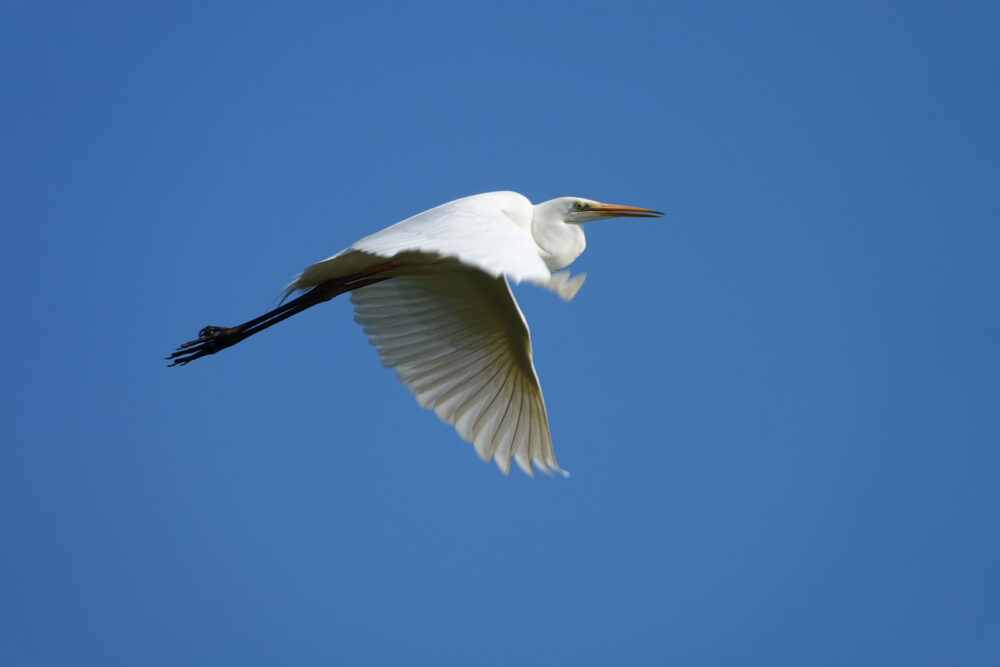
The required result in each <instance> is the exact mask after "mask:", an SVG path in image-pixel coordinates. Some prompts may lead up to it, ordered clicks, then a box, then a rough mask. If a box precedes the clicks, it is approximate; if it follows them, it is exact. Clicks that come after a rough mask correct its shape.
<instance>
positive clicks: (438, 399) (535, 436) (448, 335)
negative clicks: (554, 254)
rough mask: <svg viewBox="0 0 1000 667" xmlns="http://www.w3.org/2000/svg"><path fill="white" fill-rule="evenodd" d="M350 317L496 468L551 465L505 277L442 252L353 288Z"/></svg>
mask: <svg viewBox="0 0 1000 667" xmlns="http://www.w3.org/2000/svg"><path fill="white" fill-rule="evenodd" d="M351 301H352V302H353V303H354V309H355V318H354V319H355V320H356V321H357V322H358V323H360V324H361V325H362V326H363V327H364V329H365V332H366V333H367V334H368V336H369V340H370V341H371V342H372V344H373V345H375V346H376V347H377V348H378V353H379V356H381V358H382V363H383V365H385V366H391V367H394V368H395V369H396V372H397V374H398V375H399V379H400V380H401V381H402V382H403V383H405V384H406V385H407V386H408V387H409V389H410V391H411V392H413V394H414V395H415V396H416V398H417V401H418V402H419V403H420V405H422V406H423V407H425V408H431V409H433V410H434V411H435V412H436V413H437V415H438V417H440V418H441V419H442V420H444V421H445V422H447V423H449V424H454V425H455V428H456V430H457V431H458V433H459V435H461V436H462V437H463V438H465V439H466V440H468V441H469V442H472V443H473V444H474V446H475V448H476V453H477V454H479V456H481V457H482V458H483V460H485V461H489V460H490V459H491V458H492V459H493V460H494V461H495V462H496V464H497V466H498V467H499V468H500V469H501V470H502V471H503V472H504V473H505V474H506V473H507V472H508V471H509V470H510V462H511V459H512V458H513V460H515V461H516V462H517V464H518V466H519V467H520V468H521V469H522V470H523V471H524V472H526V473H528V474H529V475H530V474H532V470H531V463H532V462H534V464H535V466H536V467H537V468H539V469H540V470H543V471H545V472H549V470H550V469H552V470H557V471H558V470H559V466H558V464H557V463H556V458H555V454H554V453H553V451H552V439H551V437H550V435H549V424H548V417H547V416H546V414H545V403H544V401H543V400H542V391H541V387H540V386H539V384H538V376H537V375H536V374H535V368H534V366H533V364H532V362H531V341H530V337H529V334H528V325H527V323H526V322H525V321H524V316H523V315H522V314H521V310H520V308H518V306H517V302H516V301H515V300H514V296H513V294H511V291H510V288H509V286H508V285H507V281H506V280H505V279H504V278H503V277H502V276H500V277H497V276H492V275H489V274H487V273H484V272H483V271H479V270H476V269H474V268H469V267H466V266H462V265H461V264H459V263H458V262H446V263H444V264H441V265H438V266H436V267H434V269H433V270H431V269H430V267H427V269H426V270H425V271H423V272H420V273H417V274H408V275H401V276H398V277H394V278H391V279H389V280H385V281H383V282H380V283H377V284H374V285H370V286H367V287H363V288H360V289H357V290H354V291H353V292H352V293H351Z"/></svg>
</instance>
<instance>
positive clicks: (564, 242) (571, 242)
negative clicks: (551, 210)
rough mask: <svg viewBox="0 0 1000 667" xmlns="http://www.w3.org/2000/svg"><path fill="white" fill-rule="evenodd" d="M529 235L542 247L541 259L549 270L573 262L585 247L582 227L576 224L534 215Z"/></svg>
mask: <svg viewBox="0 0 1000 667" xmlns="http://www.w3.org/2000/svg"><path fill="white" fill-rule="evenodd" d="M531 235H532V236H534V237H535V244H536V245H537V246H538V247H539V248H541V249H542V259H543V260H544V261H545V265H546V266H547V267H548V268H549V271H558V270H559V269H564V268H566V267H567V266H569V265H570V264H572V263H573V260H575V259H576V258H577V257H579V256H580V254H581V253H582V252H583V251H584V249H585V248H586V247H587V239H586V238H585V237H584V235H583V228H582V227H581V226H580V225H577V224H571V223H567V222H563V221H562V220H553V219H551V218H547V217H546V216H539V215H537V214H536V215H535V218H534V220H533V221H532V223H531Z"/></svg>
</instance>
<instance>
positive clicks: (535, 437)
mask: <svg viewBox="0 0 1000 667" xmlns="http://www.w3.org/2000/svg"><path fill="white" fill-rule="evenodd" d="M661 215H663V214H662V213H660V212H659V211H653V210H651V209H648V208H638V207H635V206H617V205H614V204H602V203H600V202H596V201H592V200H590V199H582V198H579V197H560V198H558V199H551V200H549V201H546V202H543V203H541V204H536V205H532V203H531V202H530V201H528V199H527V198H526V197H524V196H523V195H520V194H518V193H516V192H488V193H485V194H479V195H473V196H471V197H464V198H462V199H456V200H455V201H452V202H448V203H447V204H442V205H441V206H437V207H435V208H432V209H430V210H428V211H424V212H423V213H418V214H417V215H415V216H413V217H411V218H407V219H406V220H403V221H402V222H398V223H396V224H394V225H392V226H390V227H387V228H385V229H383V230H382V231H380V232H376V233H374V234H372V235H371V236H366V237H365V238H363V239H361V240H360V241H358V242H356V243H354V244H353V245H351V246H349V247H348V248H347V249H345V250H343V251H341V252H339V253H337V254H336V255H334V256H333V257H330V258H328V259H324V260H323V261H321V262H317V263H315V264H313V265H311V266H308V267H306V269H305V270H304V271H303V272H302V273H301V274H299V275H298V276H297V277H296V278H295V280H294V281H292V283H291V284H289V285H288V287H287V289H286V290H285V295H284V299H287V298H288V297H290V296H291V295H293V294H295V293H297V292H301V293H302V294H301V295H300V296H298V297H297V298H295V299H292V300H290V301H287V302H286V303H283V304H282V305H279V306H278V307H277V308H275V309H274V310H272V311H270V312H267V313H265V314H263V315H261V316H260V317H257V318H255V319H252V320H250V321H248V322H244V323H243V324H240V325H237V326H234V327H217V326H207V327H205V328H204V329H202V330H201V332H200V333H199V335H198V338H197V339H195V340H192V341H189V342H187V343H184V344H183V345H181V346H180V347H179V348H177V350H176V351H175V352H174V353H173V354H171V355H170V356H169V357H168V360H169V361H170V362H171V363H170V365H171V366H177V365H184V364H187V363H190V362H192V361H194V360H195V359H199V358H201V357H204V356H207V355H209V354H215V353H216V352H218V351H220V350H223V349H225V348H227V347H230V346H232V345H235V344H236V343H239V342H240V341H242V340H244V339H246V338H249V337H250V336H252V335H254V334H256V333H259V332H261V331H263V330H264V329H266V328H268V327H270V326H272V325H274V324H277V323H278V322H281V321H282V320H284V319H287V318H289V317H291V316H292V315H295V314H297V313H301V312H302V311H303V310H306V309H307V308H311V307H312V306H315V305H316V304H319V303H323V302H324V301H329V300H330V299H332V298H334V297H336V296H339V295H341V294H344V293H345V292H350V293H351V297H350V298H351V302H352V303H353V304H354V313H355V315H354V319H355V320H356V321H357V322H358V323H360V324H361V325H362V326H363V327H364V330H365V333H367V334H368V336H369V340H370V341H371V343H372V344H373V345H375V347H376V348H377V349H378V353H379V356H380V357H381V358H382V364H383V365H385V366H389V367H394V368H395V369H396V373H397V374H398V376H399V379H400V381H402V382H403V383H404V384H405V385H406V386H407V387H409V389H410V391H411V392H412V393H413V394H414V395H415V396H416V399H417V402H418V403H420V405H421V406H423V407H425V408H431V409H433V410H434V411H435V412H436V413H437V415H438V417H440V418H441V419H442V420H443V421H445V422H447V423H449V424H453V425H454V426H455V429H456V430H457V431H458V434H459V435H460V436H461V437H462V438H464V439H465V440H468V441H469V442H471V443H473V445H474V447H475V449H476V453H477V454H479V456H480V457H482V459H483V460H484V461H489V460H490V459H493V461H494V462H495V463H496V465H497V466H498V467H499V468H500V470H502V471H503V472H504V474H507V473H508V472H509V470H510V463H511V460H513V461H515V462H516V463H517V465H518V467H520V468H521V470H523V471H524V472H525V473H527V474H528V475H532V464H534V466H535V467H536V468H538V469H539V470H541V471H543V472H551V471H556V472H562V470H561V469H560V468H559V465H558V464H557V463H556V457H555V454H554V452H553V450H552V438H551V436H550V434H549V423H548V417H547V416H546V413H545V402H544V401H543V399H542V390H541V386H540V385H539V383H538V375H537V374H536V373H535V367H534V364H533V363H532V360H531V340H530V337H529V334H528V324H527V322H525V320H524V315H522V313H521V309H520V308H519V307H518V305H517V302H516V301H515V300H514V295H513V294H512V293H511V291H510V286H509V285H508V283H507V280H508V279H510V280H513V281H514V282H522V281H524V282H529V283H533V284H536V285H539V286H541V287H544V288H546V289H549V290H551V291H553V292H555V293H556V294H558V295H559V296H560V297H561V298H562V299H564V300H566V301H568V300H570V299H572V298H573V296H574V295H575V294H576V292H577V290H579V289H580V286H581V285H582V284H583V279H584V277H585V275H584V274H578V275H576V276H572V277H571V276H570V274H569V272H568V271H563V270H562V269H564V268H566V267H567V266H569V264H570V263H572V262H573V260H575V259H576V258H577V257H579V256H580V253H582V252H583V250H584V248H585V247H586V240H585V238H584V235H583V228H582V224H581V223H584V222H590V221H593V220H601V219H604V218H615V217H636V218H651V217H658V216H661Z"/></svg>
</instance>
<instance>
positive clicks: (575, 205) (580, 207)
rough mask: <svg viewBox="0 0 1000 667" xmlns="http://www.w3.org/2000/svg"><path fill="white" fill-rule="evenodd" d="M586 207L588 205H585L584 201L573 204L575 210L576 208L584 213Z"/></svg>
mask: <svg viewBox="0 0 1000 667" xmlns="http://www.w3.org/2000/svg"><path fill="white" fill-rule="evenodd" d="M585 206H586V204H584V203H583V202H582V201H578V202H577V203H575V204H573V208H575V209H576V210H578V211H582V210H583V209H584V207H585Z"/></svg>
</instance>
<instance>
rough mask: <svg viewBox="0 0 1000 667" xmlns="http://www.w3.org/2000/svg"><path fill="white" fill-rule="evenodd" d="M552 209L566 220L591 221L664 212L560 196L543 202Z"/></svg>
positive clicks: (654, 216) (647, 215) (656, 215)
mask: <svg viewBox="0 0 1000 667" xmlns="http://www.w3.org/2000/svg"><path fill="white" fill-rule="evenodd" d="M541 206H545V207H546V208H549V209H550V212H552V213H554V214H555V215H556V216H557V217H559V218H562V220H563V221H564V222H574V223H581V222H590V221H592V220H603V219H605V218H658V217H660V216H661V215H663V213H661V212H660V211H654V210H652V209H649V208H639V207H638V206H620V205H618V204H602V203H601V202H599V201H594V200H592V199H583V198H582V197H559V198H558V199H552V200H550V201H547V202H545V203H544V204H541Z"/></svg>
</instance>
